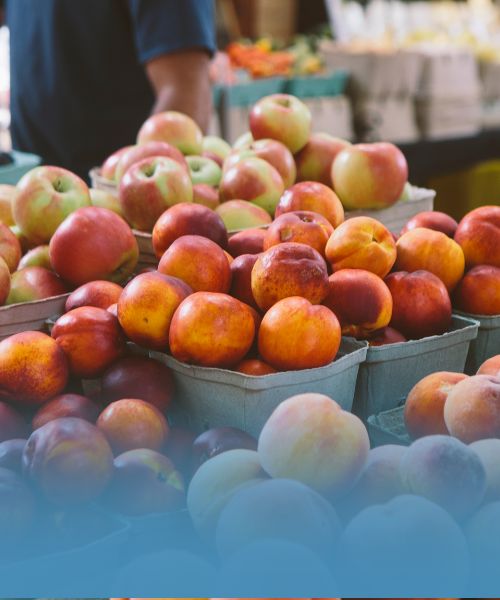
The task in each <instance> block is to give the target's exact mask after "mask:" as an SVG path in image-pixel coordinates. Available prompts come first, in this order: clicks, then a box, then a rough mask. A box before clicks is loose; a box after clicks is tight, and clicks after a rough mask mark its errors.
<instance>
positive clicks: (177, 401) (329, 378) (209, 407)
mask: <svg viewBox="0 0 500 600" xmlns="http://www.w3.org/2000/svg"><path fill="white" fill-rule="evenodd" d="M366 351H367V344H366V343H365V342H358V341H356V340H353V339H351V338H343V339H342V344H341V347H340V351H339V355H338V357H337V359H336V360H335V361H334V362H333V363H331V364H330V365H327V366H325V367H320V368H317V369H304V370H302V371H287V372H284V373H276V374H272V375H264V376H259V377H255V376H250V375H244V374H243V373H237V372H235V371H228V370H226V369H215V368H207V367H197V366H194V365H187V364H184V363H181V362H179V361H178V360H176V359H175V358H173V357H172V356H169V355H167V354H163V353H160V352H151V353H150V355H151V357H152V358H156V359H157V360H159V361H161V362H163V363H164V364H166V365H167V366H168V367H170V369H172V372H173V376H174V381H175V390H176V391H175V396H174V403H173V407H172V409H173V410H172V413H171V414H172V420H173V422H174V424H179V425H183V426H186V427H189V428H190V429H193V430H194V431H197V432H202V431H205V430H206V429H210V428H211V427H221V426H229V427H238V428H239V429H242V430H244V431H246V432H247V433H250V434H251V435H253V436H258V435H259V433H260V431H261V429H262V427H263V426H264V424H265V422H266V421H267V419H268V418H269V416H270V415H271V413H272V412H273V411H274V409H275V408H276V407H277V406H278V404H279V403H280V402H282V401H283V400H286V399H287V398H289V397H290V396H294V395H296V394H303V393H308V392H316V393H320V394H326V395H327V396H330V397H331V398H333V400H335V401H336V402H338V403H339V404H340V405H341V406H342V408H343V409H344V410H348V411H350V410H351V407H352V401H353V397H354V389H355V386H356V378H357V374H358V369H359V365H360V364H361V363H362V362H363V361H364V359H365V357H366Z"/></svg>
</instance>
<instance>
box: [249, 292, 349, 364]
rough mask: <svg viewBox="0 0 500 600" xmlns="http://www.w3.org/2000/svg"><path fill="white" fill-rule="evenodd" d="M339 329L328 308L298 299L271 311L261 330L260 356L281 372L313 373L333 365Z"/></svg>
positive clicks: (280, 303) (280, 304) (287, 301)
mask: <svg viewBox="0 0 500 600" xmlns="http://www.w3.org/2000/svg"><path fill="white" fill-rule="evenodd" d="M340 339H341V332H340V325H339V322H338V319H337V317H336V316H335V315H334V314H333V313H332V311H331V310H330V309H329V308H327V307H326V306H314V305H313V304H311V303H310V302H309V300H306V299H305V298H300V297H298V296H294V297H290V298H285V299H283V300H280V301H279V302H277V303H276V304H275V305H274V306H273V307H272V308H270V309H269V310H268V311H267V313H266V314H265V315H264V318H263V319H262V323H261V325H260V328H259V337H258V340H259V353H260V354H261V356H262V358H263V359H264V360H265V361H266V362H267V363H269V364H270V365H271V366H272V367H274V368H275V369H277V370H279V371H291V370H298V369H314V368H316V367H323V366H325V365H328V364H330V363H331V362H332V361H333V360H334V359H335V356H336V355H337V352H338V350H339V347H340Z"/></svg>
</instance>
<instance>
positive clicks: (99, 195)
mask: <svg viewBox="0 0 500 600" xmlns="http://www.w3.org/2000/svg"><path fill="white" fill-rule="evenodd" d="M89 194H90V203H91V204H92V206H97V207H98V208H107V209H108V210H111V211H113V212H114V213H116V214H117V215H119V216H120V217H123V211H122V207H121V204H120V200H119V199H118V196H117V195H115V194H112V193H111V192H107V191H105V190H98V189H95V188H90V190H89Z"/></svg>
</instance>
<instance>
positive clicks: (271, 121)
mask: <svg viewBox="0 0 500 600" xmlns="http://www.w3.org/2000/svg"><path fill="white" fill-rule="evenodd" d="M311 120H312V117H311V112H310V110H309V109H308V108H307V106H306V105H305V104H304V103H303V102H302V101H301V100H299V99H298V98H296V97H295V96H290V95H288V94H272V95H271V96H266V97H265V98H262V99H261V100H259V101H258V102H257V103H256V104H255V105H254V106H253V108H252V110H251V111H250V118H249V123H250V131H251V132H252V136H253V138H254V139H255V140H260V139H263V138H271V139H273V140H278V141H279V142H282V143H283V144H285V146H286V147H287V148H288V149H289V150H290V152H292V154H296V153H297V152H298V151H299V150H301V149H302V148H303V147H304V146H305V145H306V144H307V142H308V140H309V135H310V133H311Z"/></svg>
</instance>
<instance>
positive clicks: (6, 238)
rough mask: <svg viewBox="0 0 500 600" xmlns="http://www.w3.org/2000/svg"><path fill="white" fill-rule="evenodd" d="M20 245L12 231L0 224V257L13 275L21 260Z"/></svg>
mask: <svg viewBox="0 0 500 600" xmlns="http://www.w3.org/2000/svg"><path fill="white" fill-rule="evenodd" d="M21 254H22V250H21V244H20V243H19V240H18V239H17V237H16V236H15V235H14V234H13V233H12V231H11V230H10V229H9V228H8V227H7V225H5V224H4V223H2V222H0V256H1V257H2V258H3V259H4V261H5V262H6V263H7V266H8V267H9V271H10V272H11V273H13V272H14V271H15V270H16V269H17V266H18V264H19V261H20V260H21Z"/></svg>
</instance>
